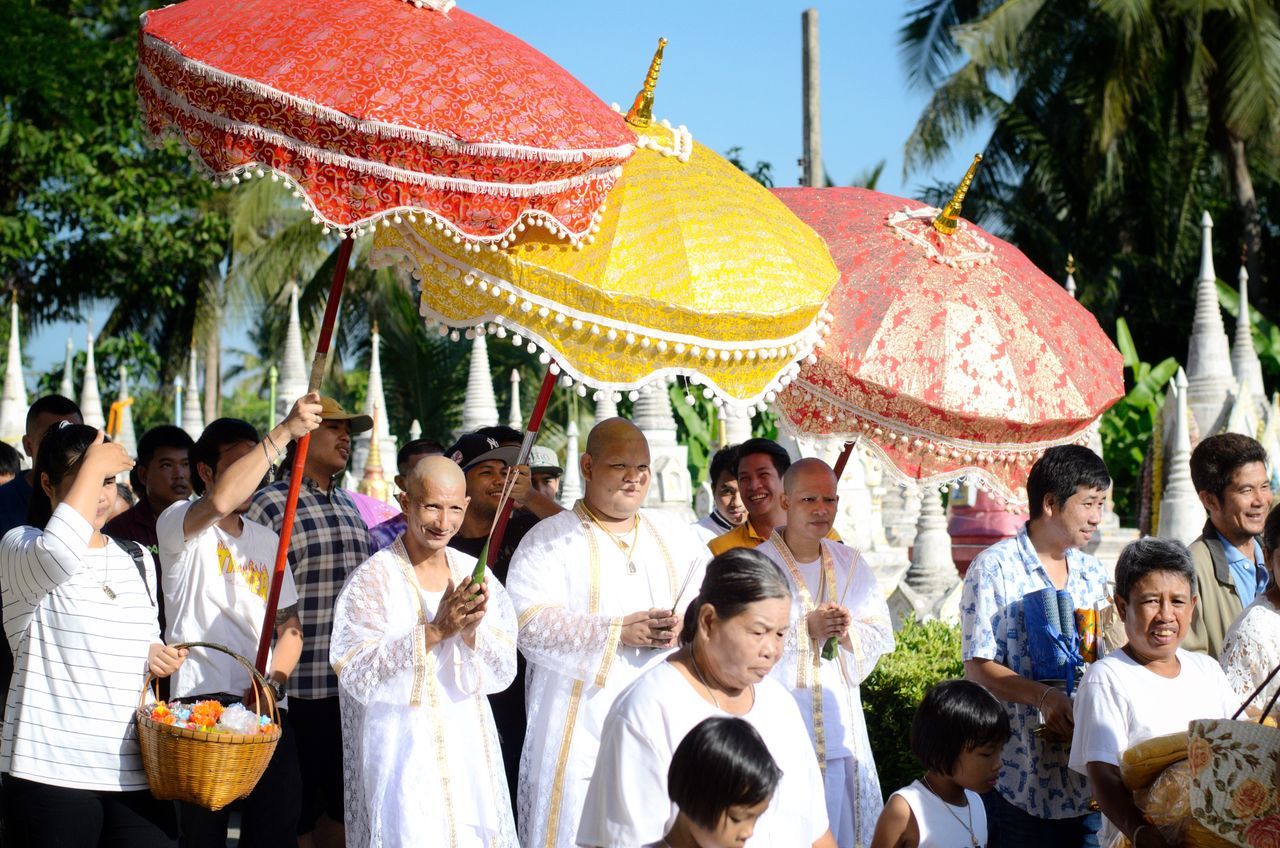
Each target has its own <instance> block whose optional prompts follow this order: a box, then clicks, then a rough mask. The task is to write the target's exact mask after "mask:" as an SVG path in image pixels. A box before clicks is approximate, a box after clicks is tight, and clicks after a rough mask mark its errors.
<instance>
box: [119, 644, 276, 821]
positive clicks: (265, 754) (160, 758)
mask: <svg viewBox="0 0 1280 848" xmlns="http://www.w3.org/2000/svg"><path fill="white" fill-rule="evenodd" d="M174 647H176V648H212V649H214V650H217V651H222V652H223V653H224V654H227V655H228V656H230V657H232V658H233V659H235V660H236V661H237V662H239V663H240V664H241V665H242V666H244V667H245V668H246V669H248V671H249V673H250V675H251V676H252V678H253V680H254V683H256V684H257V685H256V686H254V699H255V702H256V703H255V705H254V706H255V708H257V709H258V712H259V713H261V712H262V710H261V709H260V707H261V701H260V700H259V699H260V698H261V697H262V696H265V697H266V705H267V707H268V715H270V717H271V722H272V724H274V725H275V730H273V731H271V732H270V733H255V734H252V735H246V734H240V733H207V732H204V731H200V730H188V729H186V728H183V727H175V726H174V725H171V724H163V723H161V722H158V721H152V719H151V716H150V709H149V708H148V706H147V705H146V704H145V703H144V702H146V700H147V694H148V692H149V691H151V685H152V681H153V678H152V675H151V674H149V673H148V674H147V679H146V682H145V683H144V684H143V686H142V693H141V694H140V695H139V696H138V710H137V715H136V718H137V725H138V744H139V745H140V746H141V748H142V765H143V768H145V769H146V772H147V782H148V783H149V784H151V792H152V794H153V795H155V796H156V797H157V798H159V799H160V800H162V801H189V802H190V803H192V804H198V805H200V806H201V807H205V808H206V809H209V810H220V809H222V808H223V807H225V806H226V805H227V804H230V803H231V802H232V801H236V800H238V799H240V798H243V797H245V796H246V795H248V794H249V793H250V792H252V791H253V787H255V786H256V785H257V784H258V780H259V779H260V778H261V777H262V773H263V772H264V771H266V769H267V763H268V762H270V761H271V755H272V754H273V753H275V750H276V743H277V742H279V741H280V714H279V712H278V711H277V709H276V702H275V698H274V697H273V696H272V694H271V689H270V688H269V687H268V686H267V684H266V680H265V679H264V678H263V677H262V675H261V674H259V673H258V670H257V669H255V668H254V667H253V666H252V665H250V664H249V661H248V660H246V659H245V658H244V657H242V656H240V655H239V654H237V653H235V652H234V651H231V650H229V649H227V648H226V647H224V646H222V645H216V644H214V643H212V642H187V643H184V644H181V645H175V646H174ZM155 700H157V698H156V697H155V695H154V694H153V695H152V698H151V701H150V702H147V703H153V702H154V701H155Z"/></svg>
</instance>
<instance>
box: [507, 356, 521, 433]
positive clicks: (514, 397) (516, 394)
mask: <svg viewBox="0 0 1280 848" xmlns="http://www.w3.org/2000/svg"><path fill="white" fill-rule="evenodd" d="M507 426H508V427H514V428H515V429H517V430H524V412H522V411H521V409H520V371H519V370H518V369H515V368H512V369H511V409H510V410H509V411H508V412H507Z"/></svg>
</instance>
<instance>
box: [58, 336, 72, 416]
mask: <svg viewBox="0 0 1280 848" xmlns="http://www.w3.org/2000/svg"><path fill="white" fill-rule="evenodd" d="M75 352H76V347H75V343H74V342H72V341H71V337H70V336H67V357H66V359H65V360H63V363H62V382H60V383H58V394H60V395H62V396H63V397H64V398H68V399H70V400H75V396H76V384H75V372H74V370H73V368H72V360H73V359H74V357H75Z"/></svg>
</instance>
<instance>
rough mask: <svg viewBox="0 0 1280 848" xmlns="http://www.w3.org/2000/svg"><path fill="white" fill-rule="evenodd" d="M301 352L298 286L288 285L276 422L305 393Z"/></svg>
mask: <svg viewBox="0 0 1280 848" xmlns="http://www.w3.org/2000/svg"><path fill="white" fill-rule="evenodd" d="M303 356H304V354H303V352H302V320H301V319H300V318H299V317H298V284H297V283H290V284H289V326H288V328H287V329H286V330H285V334H284V351H283V353H282V354H281V357H280V376H279V379H278V380H277V382H276V420H277V421H281V420H283V419H284V417H285V416H286V415H288V414H289V410H290V409H292V408H293V402H294V401H296V400H297V399H298V398H300V397H302V396H303V395H305V394H306V393H307V376H308V375H307V364H306V360H305V359H303Z"/></svg>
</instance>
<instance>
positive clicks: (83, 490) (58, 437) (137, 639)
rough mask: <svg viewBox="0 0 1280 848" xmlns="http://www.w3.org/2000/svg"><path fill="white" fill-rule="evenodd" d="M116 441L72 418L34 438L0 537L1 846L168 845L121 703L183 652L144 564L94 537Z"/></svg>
mask: <svg viewBox="0 0 1280 848" xmlns="http://www.w3.org/2000/svg"><path fill="white" fill-rule="evenodd" d="M131 467H133V460H132V459H130V458H129V456H128V454H127V453H125V450H124V448H123V447H121V446H120V445H119V444H115V443H112V442H108V441H106V439H105V438H104V437H103V433H102V431H100V430H96V429H94V428H92V427H86V426H84V425H82V424H63V425H61V426H59V427H57V428H56V429H52V430H50V431H49V432H48V433H47V434H46V435H45V437H44V440H43V441H42V442H41V444H40V450H39V452H38V453H37V456H36V465H35V475H34V478H35V483H36V485H35V492H34V494H33V497H32V500H31V508H30V512H29V513H28V516H27V521H28V524H29V525H30V526H26V527H18V528H15V529H14V530H11V531H10V532H9V533H8V534H7V535H6V536H5V537H4V539H3V541H0V594H2V595H3V597H4V611H3V619H4V631H5V636H6V638H7V639H8V641H9V645H10V647H11V648H12V649H13V655H14V674H13V680H12V682H11V683H10V687H9V693H8V699H7V701H6V705H5V713H4V735H3V743H0V772H2V773H3V776H4V777H3V779H4V842H5V845H6V846H7V848H15V846H16V848H25V846H48V845H58V846H66V848H80V846H84V848H98V846H130V848H153V846H154V847H155V848H159V846H172V845H176V834H177V827H176V821H175V817H174V810H173V805H172V804H168V803H162V802H160V801H157V800H156V799H155V798H154V797H153V796H152V795H151V793H150V791H149V790H148V788H147V777H146V774H145V772H144V771H143V769H142V759H141V756H140V754H139V751H138V741H137V737H136V735H135V730H134V722H133V713H134V708H135V706H136V704H137V700H138V693H139V691H140V690H141V688H142V683H143V680H144V677H145V675H146V672H147V670H148V669H150V671H151V672H152V673H153V674H155V675H156V676H158V677H166V676H168V675H170V674H172V673H173V672H174V671H176V670H177V668H178V666H180V665H181V664H182V661H183V659H184V658H185V656H186V651H177V650H175V649H173V648H169V647H166V646H165V645H163V644H161V642H160V627H159V624H158V621H157V608H156V600H155V599H156V585H155V567H154V564H153V563H152V562H151V557H150V555H149V554H147V553H146V552H145V551H144V550H142V549H141V548H135V549H134V550H133V551H129V550H127V549H125V548H124V547H122V546H121V545H120V544H118V543H115V542H113V541H112V540H111V539H109V538H107V537H106V536H103V535H102V532H101V530H102V525H103V524H105V523H106V521H107V518H108V517H109V516H110V515H111V513H112V509H113V507H114V506H115V501H116V484H115V477H116V475H117V474H119V473H120V472H122V471H127V470H129V469H130V468H131Z"/></svg>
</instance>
